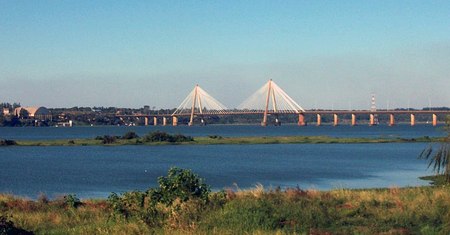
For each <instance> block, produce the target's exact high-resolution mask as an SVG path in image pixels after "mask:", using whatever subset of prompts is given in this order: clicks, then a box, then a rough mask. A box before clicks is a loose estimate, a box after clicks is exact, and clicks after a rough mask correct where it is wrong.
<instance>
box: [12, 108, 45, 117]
mask: <svg viewBox="0 0 450 235" xmlns="http://www.w3.org/2000/svg"><path fill="white" fill-rule="evenodd" d="M14 115H15V116H16V117H19V118H34V119H39V120H51V119H52V114H51V113H50V111H49V110H48V109H47V108H46V107H18V108H16V109H15V110H14Z"/></svg>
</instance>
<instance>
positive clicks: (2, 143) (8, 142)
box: [0, 139, 17, 146]
mask: <svg viewBox="0 0 450 235" xmlns="http://www.w3.org/2000/svg"><path fill="white" fill-rule="evenodd" d="M11 145H17V142H16V141H14V140H6V139H5V140H0V146H11Z"/></svg>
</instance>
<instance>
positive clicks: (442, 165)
mask: <svg viewBox="0 0 450 235" xmlns="http://www.w3.org/2000/svg"><path fill="white" fill-rule="evenodd" d="M445 130H446V131H447V136H446V137H444V138H443V140H442V141H441V142H440V143H439V147H437V148H435V146H433V145H429V146H428V147H427V148H425V149H424V150H423V151H422V153H421V154H420V156H419V158H421V159H427V160H428V168H430V167H431V166H433V171H434V172H435V173H436V175H440V174H442V175H444V176H445V180H446V182H448V183H450V116H448V117H447V120H446V126H445Z"/></svg>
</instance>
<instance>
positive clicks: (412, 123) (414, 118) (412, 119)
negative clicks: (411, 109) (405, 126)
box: [411, 114, 416, 126]
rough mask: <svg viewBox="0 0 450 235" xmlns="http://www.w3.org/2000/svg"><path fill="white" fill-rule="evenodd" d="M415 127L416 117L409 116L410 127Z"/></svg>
mask: <svg viewBox="0 0 450 235" xmlns="http://www.w3.org/2000/svg"><path fill="white" fill-rule="evenodd" d="M414 125H416V116H415V115H414V114H411V126H414Z"/></svg>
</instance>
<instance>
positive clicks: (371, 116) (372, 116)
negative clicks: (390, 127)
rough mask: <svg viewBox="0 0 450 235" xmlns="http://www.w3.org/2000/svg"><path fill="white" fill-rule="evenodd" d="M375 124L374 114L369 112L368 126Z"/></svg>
mask: <svg viewBox="0 0 450 235" xmlns="http://www.w3.org/2000/svg"><path fill="white" fill-rule="evenodd" d="M373 125H375V114H373V113H371V114H370V120H369V126H373Z"/></svg>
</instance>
